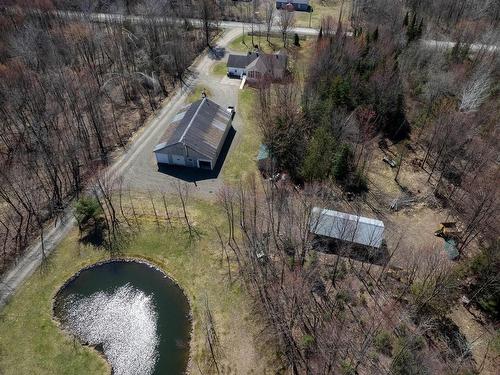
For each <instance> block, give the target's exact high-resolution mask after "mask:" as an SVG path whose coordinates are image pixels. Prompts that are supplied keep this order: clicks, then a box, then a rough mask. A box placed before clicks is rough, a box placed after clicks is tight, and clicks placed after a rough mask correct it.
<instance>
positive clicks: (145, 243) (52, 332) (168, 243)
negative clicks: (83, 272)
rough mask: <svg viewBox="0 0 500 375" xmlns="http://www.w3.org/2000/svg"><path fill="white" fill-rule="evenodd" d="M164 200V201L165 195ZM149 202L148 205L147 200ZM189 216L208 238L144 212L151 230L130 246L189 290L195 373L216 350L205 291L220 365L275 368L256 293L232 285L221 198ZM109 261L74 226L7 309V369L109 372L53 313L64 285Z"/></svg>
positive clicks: (0, 325) (3, 323)
mask: <svg viewBox="0 0 500 375" xmlns="http://www.w3.org/2000/svg"><path fill="white" fill-rule="evenodd" d="M134 204H136V205H137V206H138V207H140V204H138V203H136V202H135V203H134ZM157 204H158V207H160V206H161V203H160V201H158V202H157ZM142 205H143V207H145V209H147V202H145V203H144V202H143V203H142ZM169 209H170V210H171V212H174V213H175V212H178V213H179V216H180V208H179V207H176V206H174V205H172V204H171V205H170V207H169ZM189 215H190V219H191V220H192V222H193V223H194V225H195V227H196V228H197V230H198V231H199V233H200V235H201V238H200V239H190V238H189V234H188V232H187V230H186V227H185V226H184V225H183V224H182V220H180V219H178V220H177V221H176V222H174V228H173V229H169V228H168V226H167V225H166V223H163V222H162V223H161V227H160V228H157V227H156V225H155V224H154V222H155V221H154V219H152V218H151V217H146V218H145V217H142V218H141V219H140V220H141V221H142V222H143V223H144V224H143V230H142V231H141V232H139V233H138V234H137V235H136V236H135V237H134V238H133V239H131V241H130V243H129V244H128V245H127V246H126V248H124V249H123V256H125V257H136V258H142V259H145V260H148V261H149V262H151V263H153V264H155V265H157V266H158V267H159V268H161V269H162V270H164V271H165V272H166V273H168V274H169V275H171V276H172V277H173V278H174V279H175V280H177V281H178V282H179V284H180V286H181V287H182V288H183V289H184V290H185V291H186V293H187V295H188V297H189V300H190V302H191V306H192V309H193V317H194V333H193V339H192V354H193V359H194V361H196V364H194V363H192V364H191V369H192V370H193V371H192V373H197V370H195V369H196V368H197V366H200V368H201V369H205V370H207V358H208V357H209V356H208V351H207V347H206V345H205V343H206V341H205V336H204V330H203V327H202V323H201V319H200V316H202V313H203V308H204V303H205V302H204V301H205V297H206V298H208V301H209V305H210V308H211V310H212V314H213V315H214V320H215V324H216V329H217V333H218V335H219V338H220V340H221V343H222V346H223V350H224V358H223V359H222V360H221V362H220V365H221V366H224V368H225V369H227V370H228V371H231V372H232V373H249V372H250V371H251V370H252V369H256V371H257V372H256V373H264V372H265V371H266V370H271V369H272V366H273V364H272V362H273V360H272V359H271V360H266V358H272V354H269V353H272V350H268V348H265V347H262V348H259V347H256V345H255V342H254V337H256V336H257V334H258V332H259V330H260V329H262V327H259V325H260V324H259V323H257V322H256V321H255V320H254V319H253V318H252V316H253V315H254V314H252V313H251V307H250V301H249V298H248V296H247V294H246V293H245V292H243V291H242V289H241V286H240V285H239V283H238V282H235V283H233V284H232V285H229V283H228V272H227V263H226V262H225V261H224V262H222V261H221V260H222V258H221V249H220V245H219V240H218V238H217V237H216V234H215V231H214V229H213V228H214V226H218V227H219V228H221V231H222V233H223V235H224V231H223V228H224V222H223V220H224V219H223V215H222V214H221V213H220V212H219V210H218V209H217V208H216V207H214V205H213V203H208V202H202V201H196V202H194V201H192V203H191V204H190V205H189ZM105 259H108V256H107V253H106V252H104V251H103V250H96V249H95V248H92V247H90V246H84V245H79V244H78V233H77V231H76V230H74V231H73V232H72V233H71V235H70V236H68V238H67V239H65V240H64V242H63V243H62V244H61V245H60V246H59V247H58V248H57V250H56V251H55V252H54V253H53V254H52V255H51V256H50V257H49V260H48V263H47V266H46V267H44V271H43V272H40V271H37V272H36V273H35V274H34V275H33V276H32V277H30V278H29V279H28V280H27V282H26V283H25V284H24V285H23V286H22V287H21V288H20V290H19V291H18V292H17V293H16V294H15V296H14V297H13V299H12V300H11V302H10V303H9V305H8V306H6V308H5V309H4V310H3V311H2V313H1V315H0V373H1V374H2V375H14V374H15V375H18V374H109V372H110V369H109V366H108V365H107V363H106V362H105V360H104V359H103V358H102V357H100V356H99V354H98V352H97V351H95V350H93V349H92V348H89V347H86V346H82V345H81V344H79V343H78V342H77V341H76V340H74V339H73V338H72V336H70V335H69V334H68V333H67V332H64V331H63V330H61V329H60V328H59V327H58V326H57V324H56V322H55V320H54V319H53V317H52V298H53V296H54V295H55V293H56V292H57V290H58V288H59V287H60V286H61V285H63V283H64V282H65V281H66V280H67V279H69V278H70V277H71V276H72V275H73V274H74V273H76V272H77V271H78V270H80V269H81V268H82V267H84V266H86V265H90V264H93V263H95V262H98V261H100V260H105ZM233 264H234V262H233ZM233 271H234V273H233V277H234V275H236V271H235V270H233ZM243 349H244V350H243ZM266 351H267V354H266ZM263 353H264V354H263ZM269 366H271V367H269ZM207 373H208V372H207Z"/></svg>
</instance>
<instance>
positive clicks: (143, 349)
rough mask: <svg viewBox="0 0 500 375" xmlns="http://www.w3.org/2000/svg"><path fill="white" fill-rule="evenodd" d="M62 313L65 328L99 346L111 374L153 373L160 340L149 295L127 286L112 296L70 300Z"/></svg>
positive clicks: (102, 294) (94, 296)
mask: <svg viewBox="0 0 500 375" xmlns="http://www.w3.org/2000/svg"><path fill="white" fill-rule="evenodd" d="M65 310H66V314H65V318H66V319H65V323H64V325H65V327H67V328H68V329H69V330H70V331H72V332H73V333H74V334H75V335H76V336H78V338H79V339H80V340H82V341H83V342H85V343H87V344H89V345H102V350H103V351H104V354H105V355H106V357H107V359H108V361H109V363H110V364H111V366H112V367H113V374H116V375H128V374H134V375H136V374H141V375H142V374H144V375H148V374H151V373H152V372H153V370H154V367H155V363H156V360H157V358H158V350H157V347H158V343H159V337H158V334H157V329H156V328H157V327H156V326H157V315H156V309H155V306H154V303H153V300H152V297H151V296H147V295H146V294H144V293H143V292H142V291H140V290H137V289H135V288H133V287H132V286H130V285H129V284H127V285H125V286H123V287H120V288H118V289H116V290H115V291H114V292H113V293H105V292H98V293H95V294H92V295H91V296H89V297H84V298H80V299H78V298H72V299H71V300H69V301H68V302H67V304H66V309H65Z"/></svg>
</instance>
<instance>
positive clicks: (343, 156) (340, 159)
mask: <svg viewBox="0 0 500 375" xmlns="http://www.w3.org/2000/svg"><path fill="white" fill-rule="evenodd" d="M350 158H351V149H350V148H349V146H348V145H347V144H343V145H342V147H341V148H340V149H339V150H338V151H337V153H336V155H335V160H334V165H333V170H332V174H333V177H335V180H336V181H337V182H340V183H343V182H345V181H346V179H347V177H348V175H349V160H350Z"/></svg>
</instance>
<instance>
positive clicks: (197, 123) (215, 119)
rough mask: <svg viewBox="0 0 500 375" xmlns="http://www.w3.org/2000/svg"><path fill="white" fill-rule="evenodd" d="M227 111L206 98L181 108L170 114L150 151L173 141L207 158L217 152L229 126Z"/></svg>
mask: <svg viewBox="0 0 500 375" xmlns="http://www.w3.org/2000/svg"><path fill="white" fill-rule="evenodd" d="M230 120H231V115H230V114H229V113H228V112H227V110H226V109H225V108H223V107H221V106H220V105H218V104H217V103H215V102H213V101H211V100H210V99H208V98H203V99H201V100H198V101H196V102H194V103H192V104H191V105H188V106H186V107H184V108H182V109H181V110H180V111H179V112H178V113H177V114H176V115H175V117H174V119H173V120H172V122H171V124H170V125H169V127H168V128H167V131H166V132H165V134H164V135H163V137H162V138H161V140H160V142H161V143H160V144H158V145H157V146H156V147H155V148H154V150H153V151H154V152H156V151H159V150H162V149H164V148H165V147H168V146H172V145H174V144H177V143H182V144H183V145H185V146H187V147H189V148H191V149H193V150H195V151H197V152H199V153H200V154H202V155H205V156H207V157H208V158H211V159H214V158H215V157H216V156H217V151H218V149H219V145H220V143H221V142H223V141H224V139H223V138H224V134H225V133H226V129H227V127H228V126H229V122H230Z"/></svg>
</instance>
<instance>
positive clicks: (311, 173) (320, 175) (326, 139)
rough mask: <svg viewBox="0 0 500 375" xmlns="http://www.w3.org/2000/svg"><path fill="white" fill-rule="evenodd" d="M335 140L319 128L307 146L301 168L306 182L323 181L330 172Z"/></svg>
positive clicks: (325, 129) (326, 131)
mask: <svg viewBox="0 0 500 375" xmlns="http://www.w3.org/2000/svg"><path fill="white" fill-rule="evenodd" d="M334 149H335V140H334V139H333V136H332V134H331V133H330V132H329V131H328V129H327V128H326V127H323V126H322V127H319V128H318V129H316V131H315V132H314V134H313V137H312V138H311V140H310V142H309V144H308V145H307V152H306V157H305V158H304V162H303V164H302V168H301V174H302V177H303V178H304V179H305V180H306V181H314V180H319V181H321V180H324V179H325V178H326V177H328V175H329V174H330V172H331V168H332V162H333V157H334Z"/></svg>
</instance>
